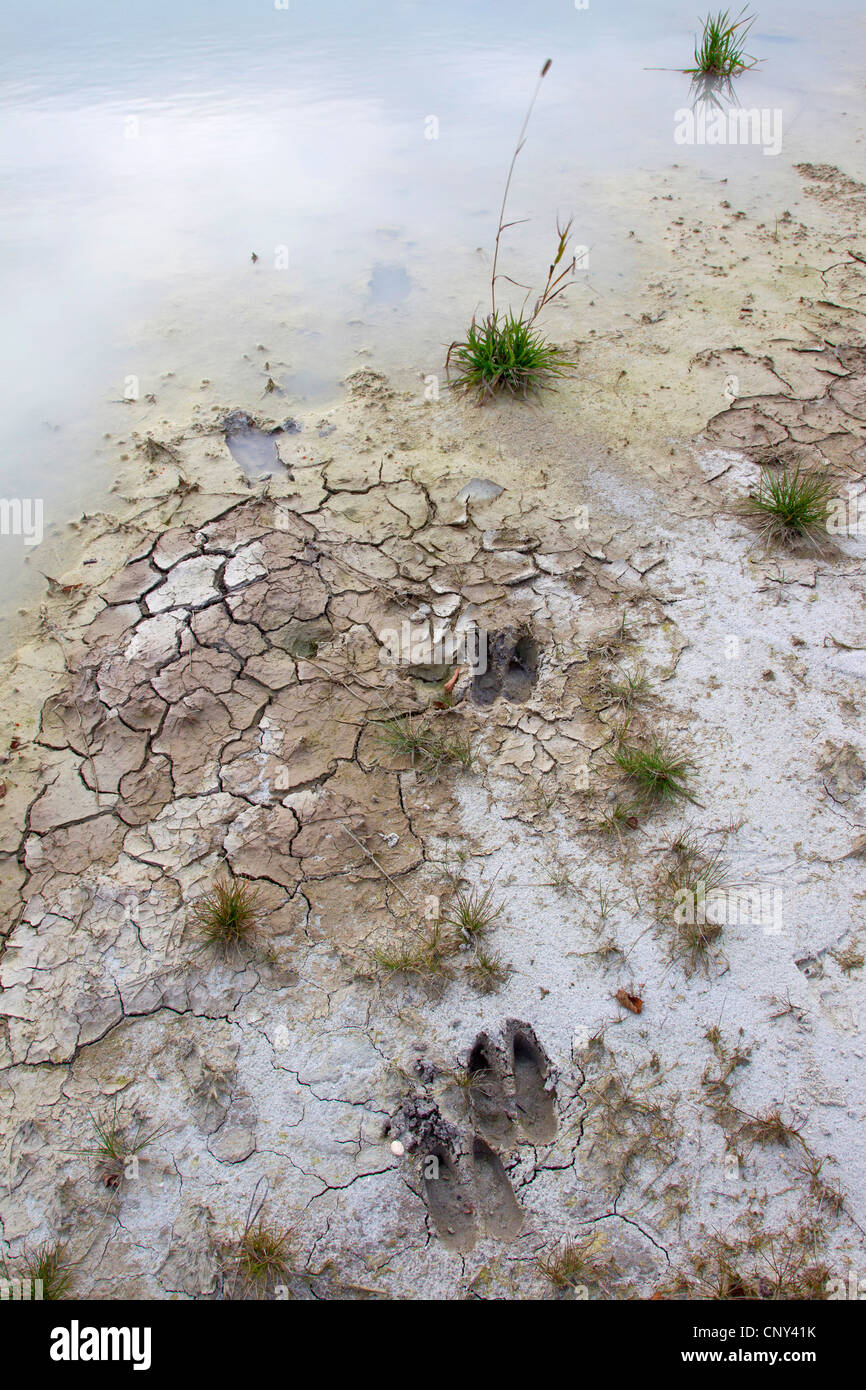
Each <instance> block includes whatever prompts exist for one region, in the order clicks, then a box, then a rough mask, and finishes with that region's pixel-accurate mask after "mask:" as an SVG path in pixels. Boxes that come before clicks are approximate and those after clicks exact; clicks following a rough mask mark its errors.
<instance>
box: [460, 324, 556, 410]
mask: <svg viewBox="0 0 866 1390" xmlns="http://www.w3.org/2000/svg"><path fill="white" fill-rule="evenodd" d="M452 359H453V361H454V365H455V368H456V372H457V374H456V376H455V377H454V378H453V380H452V382H451V384H452V386H453V387H454V388H455V389H456V390H458V391H465V392H467V393H469V394H472V393H475V394H476V395H477V397H478V399H479V400H480V401H483V400H485V399H486V398H487V397H491V396H495V395H496V394H497V393H498V392H506V393H507V394H509V395H512V396H522V397H523V398H524V400H525V399H526V398H527V397H528V396H529V395H530V394H537V392H538V391H540V390H541V389H542V387H544V386H546V385H549V384H550V381H551V379H552V378H554V377H561V376H565V375H566V374H567V372H568V370H569V369H570V368H571V367H572V366H573V365H574V364H573V363H572V362H570V361H569V360H568V358H567V357H565V356H564V354H563V353H562V352H561V351H560V349H559V348H558V347H555V346H554V345H553V344H551V343H548V342H547V341H546V340H545V338H544V337H543V336H542V334H541V333H540V332H539V330H538V329H537V328H534V327H533V326H532V323H531V321H530V320H528V319H525V318H523V317H522V316H521V317H519V318H518V317H516V316H515V315H514V314H513V313H508V314H505V315H502V316H500V315H498V314H490V315H488V317H487V318H486V319H483V320H482V321H481V322H480V323H478V322H477V321H476V320H475V319H473V320H472V323H471V324H470V326H469V329H468V331H467V333H466V338H465V339H464V341H463V342H460V343H452V344H451V347H450V348H449V350H448V365H449V366H450V364H451V361H452Z"/></svg>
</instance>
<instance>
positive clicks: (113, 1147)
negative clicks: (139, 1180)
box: [79, 1096, 165, 1189]
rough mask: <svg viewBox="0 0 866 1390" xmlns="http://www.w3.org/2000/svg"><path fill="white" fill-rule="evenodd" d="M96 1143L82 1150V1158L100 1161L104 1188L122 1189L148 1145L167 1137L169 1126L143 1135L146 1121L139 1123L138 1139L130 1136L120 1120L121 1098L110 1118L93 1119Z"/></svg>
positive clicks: (115, 1101)
mask: <svg viewBox="0 0 866 1390" xmlns="http://www.w3.org/2000/svg"><path fill="white" fill-rule="evenodd" d="M90 1122H91V1124H92V1125H93V1130H94V1134H95V1135H96V1143H95V1144H93V1145H91V1146H90V1147H89V1148H85V1149H81V1150H79V1153H80V1155H81V1156H82V1157H85V1158H92V1159H94V1160H95V1161H96V1172H97V1177H98V1178H99V1181H100V1182H101V1183H102V1185H103V1187H110V1188H114V1189H117V1188H119V1187H120V1186H121V1185H122V1183H123V1181H124V1179H125V1178H127V1177H129V1176H130V1171H129V1170H130V1166H132V1167H133V1169H134V1168H135V1164H134V1163H133V1160H136V1159H137V1157H138V1155H139V1154H140V1153H141V1152H142V1150H143V1149H144V1148H146V1146H147V1145H148V1144H150V1143H151V1142H152V1141H153V1140H154V1139H156V1138H157V1137H158V1136H159V1135H160V1134H162V1133H163V1131H164V1129H165V1125H157V1127H156V1128H155V1129H152V1130H150V1131H149V1132H148V1133H147V1134H142V1127H143V1124H144V1122H143V1120H139V1121H138V1124H137V1127H136V1131H135V1134H134V1135H131V1136H130V1135H129V1134H127V1128H126V1125H125V1124H124V1123H123V1122H122V1121H121V1120H119V1119H118V1115H117V1097H116V1096H115V1098H114V1106H113V1109H112V1111H111V1114H110V1115H107V1116H105V1117H97V1116H95V1115H91V1116H90Z"/></svg>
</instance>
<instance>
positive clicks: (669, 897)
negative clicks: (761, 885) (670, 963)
mask: <svg viewBox="0 0 866 1390" xmlns="http://www.w3.org/2000/svg"><path fill="white" fill-rule="evenodd" d="M729 884H730V878H729V865H728V863H727V861H726V860H725V859H724V858H723V857H722V854H721V851H719V850H717V851H715V852H714V853H708V852H707V851H705V850H704V849H703V847H702V846H701V845H700V844H699V843H698V841H697V840H695V839H693V838H692V837H691V836H690V835H688V834H687V833H683V834H681V835H679V836H677V837H676V838H675V839H674V841H673V842H672V844H671V847H670V861H669V862H668V863H667V864H666V865H665V866H663V868H662V870H661V872H660V874H659V877H658V879H657V880H656V886H655V903H656V915H657V917H658V919H659V921H660V922H662V923H663V924H665V925H670V926H672V928H673V935H672V937H671V940H670V954H671V958H672V959H679V960H681V961H682V962H683V966H684V969H685V971H686V974H687V975H692V974H694V972H695V970H697V969H701V970H702V971H703V972H704V973H705V974H707V973H709V968H710V963H711V960H712V958H713V955H714V948H715V947H716V946H717V944H718V942H719V939H720V938H721V936H722V931H723V927H724V917H725V912H724V910H723V911H722V914H721V916H722V920H721V921H719V920H718V912H717V907H718V899H719V897H720V896H721V895H722V894H723V892H724V889H725V888H726V887H727V886H728V885H729Z"/></svg>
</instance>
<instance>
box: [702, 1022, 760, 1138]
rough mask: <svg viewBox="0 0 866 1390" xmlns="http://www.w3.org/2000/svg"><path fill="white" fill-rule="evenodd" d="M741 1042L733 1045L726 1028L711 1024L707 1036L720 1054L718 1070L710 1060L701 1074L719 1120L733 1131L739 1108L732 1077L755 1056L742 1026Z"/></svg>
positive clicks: (717, 1060)
mask: <svg viewBox="0 0 866 1390" xmlns="http://www.w3.org/2000/svg"><path fill="white" fill-rule="evenodd" d="M739 1036H740V1042H738V1043H735V1044H733V1046H732V1045H730V1044H728V1043H726V1042H725V1040H724V1038H723V1037H722V1031H721V1029H720V1028H719V1027H718V1025H714V1026H713V1027H712V1028H708V1029H707V1031H706V1033H705V1034H704V1037H705V1038H706V1040H707V1042H708V1043H710V1045H711V1047H712V1049H713V1052H714V1053H715V1055H716V1065H717V1069H718V1070H717V1072H716V1073H715V1074H714V1072H713V1067H712V1063H710V1062H708V1063H707V1065H706V1066H705V1067H704V1071H703V1075H702V1076H701V1085H702V1086H703V1087H704V1088H705V1090H706V1092H707V1098H708V1101H709V1103H710V1105H711V1106H712V1109H713V1113H714V1116H715V1120H716V1123H717V1124H719V1125H721V1127H722V1128H723V1129H724V1130H726V1131H730V1130H732V1129H733V1127H734V1125H735V1124H736V1122H737V1118H738V1113H739V1112H738V1111H737V1110H736V1108H735V1107H734V1105H733V1104H732V1103H731V1092H732V1090H733V1082H732V1080H731V1078H732V1077H733V1075H734V1073H735V1072H736V1071H737V1069H738V1068H739V1067H747V1066H749V1065H750V1064H751V1060H752V1047H751V1045H750V1044H748V1043H744V1042H743V1041H742V1038H743V1030H742V1028H741V1029H740V1034H739Z"/></svg>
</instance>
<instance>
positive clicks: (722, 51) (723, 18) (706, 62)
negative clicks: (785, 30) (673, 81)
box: [685, 9, 757, 77]
mask: <svg viewBox="0 0 866 1390" xmlns="http://www.w3.org/2000/svg"><path fill="white" fill-rule="evenodd" d="M754 22H755V16H754V15H747V14H746V11H745V9H742V10H741V11H740V13H739V15H738V16H737V18H736V19H733V20H732V19H731V16H730V11H728V10H719V11H718V13H717V14H709V15H707V18H706V19H705V20H704V21H703V25H704V29H703V34H702V35H701V41H700V44H697V43H696V44H695V66H694V67H693V68H686V69H685V71H686V72H687V73H688V74H690V75H698V74H699V75H700V76H702V77H736V76H737V74H738V73H740V72H743V71H745V69H746V68H751V67H754V66H755V63H756V62H757V59H756V58H752V57H751V56H750V55H749V54H748V53H746V52H745V50H744V48H743V41H744V40H745V37H746V35H747V34H748V32H749V30H750V29H751V27H752V25H753V24H754Z"/></svg>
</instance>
